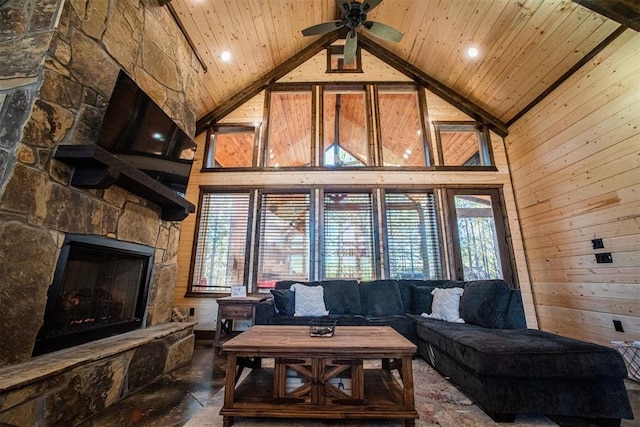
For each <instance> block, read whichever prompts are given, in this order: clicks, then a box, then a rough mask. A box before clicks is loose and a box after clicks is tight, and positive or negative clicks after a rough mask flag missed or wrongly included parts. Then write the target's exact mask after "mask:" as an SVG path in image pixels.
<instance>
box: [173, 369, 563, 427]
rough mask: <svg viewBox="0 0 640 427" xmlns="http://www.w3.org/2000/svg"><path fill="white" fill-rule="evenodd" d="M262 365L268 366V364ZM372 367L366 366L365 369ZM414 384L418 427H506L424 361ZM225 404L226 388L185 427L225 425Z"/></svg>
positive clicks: (288, 426) (255, 422) (306, 424)
mask: <svg viewBox="0 0 640 427" xmlns="http://www.w3.org/2000/svg"><path fill="white" fill-rule="evenodd" d="M265 362H266V363H264V364H263V365H268V363H269V361H265ZM367 367H370V366H367V365H365V368H367ZM413 382H414V394H415V404H416V410H417V411H418V415H419V416H420V418H419V419H418V420H416V426H417V427H427V426H444V427H449V426H451V427H458V426H468V427H474V426H503V427H504V424H498V423H496V422H494V421H493V420H492V419H491V418H489V416H487V415H486V414H485V413H484V412H483V411H482V409H480V408H479V407H478V406H476V405H474V404H473V402H471V401H470V400H469V399H468V398H467V397H466V396H465V395H464V394H463V393H462V392H460V390H458V389H457V388H456V387H455V386H453V385H452V384H451V383H449V382H448V381H447V380H446V379H445V378H444V377H442V376H441V375H440V374H438V373H437V372H435V370H434V369H433V368H431V366H429V365H428V364H427V363H426V362H425V361H424V360H422V359H421V358H415V359H414V361H413ZM223 401H224V389H221V390H220V391H219V392H218V393H216V395H215V396H214V397H213V398H212V399H211V400H210V401H209V404H208V405H207V406H206V407H204V408H203V409H201V410H200V411H198V413H196V415H195V416H194V417H193V418H192V419H191V420H190V421H189V422H188V423H187V424H185V427H219V426H222V416H220V414H219V412H220V408H221V407H222V404H223ZM233 425H234V426H237V427H247V426H260V427H323V426H334V427H335V426H345V427H383V426H384V427H402V426H403V425H404V423H403V422H402V421H401V420H366V421H365V420H363V421H358V420H324V421H321V420H299V419H265V418H243V417H236V418H234V423H233ZM555 425H557V424H555V423H553V422H551V421H550V420H549V419H548V418H546V417H542V416H538V417H536V416H518V417H517V418H516V420H515V422H514V423H513V424H509V426H523V427H524V426H526V427H533V426H555Z"/></svg>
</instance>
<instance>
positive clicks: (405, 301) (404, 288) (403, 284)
mask: <svg viewBox="0 0 640 427" xmlns="http://www.w3.org/2000/svg"><path fill="white" fill-rule="evenodd" d="M452 283H456V282H453V281H451V280H424V279H402V280H398V287H399V288H400V295H401V296H402V305H403V307H404V311H405V313H410V312H411V310H412V307H413V306H412V305H411V301H412V299H413V295H412V293H411V291H412V289H413V288H414V287H423V286H424V287H431V288H448V287H449V288H450V287H453V286H451V284H452ZM460 287H462V285H460ZM421 313H424V312H423V311H421V312H420V313H416V314H421Z"/></svg>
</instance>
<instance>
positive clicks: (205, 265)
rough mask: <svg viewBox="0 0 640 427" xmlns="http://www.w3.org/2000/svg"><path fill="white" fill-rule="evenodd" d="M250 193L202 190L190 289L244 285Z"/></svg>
mask: <svg viewBox="0 0 640 427" xmlns="http://www.w3.org/2000/svg"><path fill="white" fill-rule="evenodd" d="M250 199H251V197H250V193H249V192H248V191H246V192H237V193H222V192H221V193H202V197H201V201H200V214H199V219H200V221H199V224H198V230H197V234H196V236H197V239H196V248H195V256H194V257H193V272H192V274H191V286H190V292H192V293H221V292H223V293H224V292H229V291H230V287H231V286H239V285H244V284H246V278H247V273H248V262H247V260H248V251H247V249H248V244H247V242H248V241H249V235H248V233H247V230H250V227H249V219H250V215H249V206H250Z"/></svg>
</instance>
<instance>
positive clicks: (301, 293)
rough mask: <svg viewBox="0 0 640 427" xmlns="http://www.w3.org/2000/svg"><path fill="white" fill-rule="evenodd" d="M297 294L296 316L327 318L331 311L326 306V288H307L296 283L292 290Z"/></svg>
mask: <svg viewBox="0 0 640 427" xmlns="http://www.w3.org/2000/svg"><path fill="white" fill-rule="evenodd" d="M290 289H291V290H292V291H293V292H295V307H296V308H295V313H294V314H293V315H294V316H326V315H327V314H329V311H328V310H327V308H326V307H325V305H324V288H323V287H322V286H305V285H303V284H301V283H295V284H293V285H291V288H290Z"/></svg>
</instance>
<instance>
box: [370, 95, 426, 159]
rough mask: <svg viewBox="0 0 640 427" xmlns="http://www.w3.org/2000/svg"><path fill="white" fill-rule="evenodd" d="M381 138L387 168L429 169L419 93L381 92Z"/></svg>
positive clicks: (379, 97)
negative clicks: (410, 167) (423, 167)
mask: <svg viewBox="0 0 640 427" xmlns="http://www.w3.org/2000/svg"><path fill="white" fill-rule="evenodd" d="M378 109H379V111H380V138H381V146H382V165H383V166H425V165H426V164H427V163H426V159H427V158H426V156H425V149H424V147H425V143H424V138H423V134H424V132H423V129H422V123H421V120H420V108H419V106H418V93H417V91H416V90H415V88H411V89H408V90H407V89H404V90H400V89H380V91H379V92H378Z"/></svg>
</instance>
